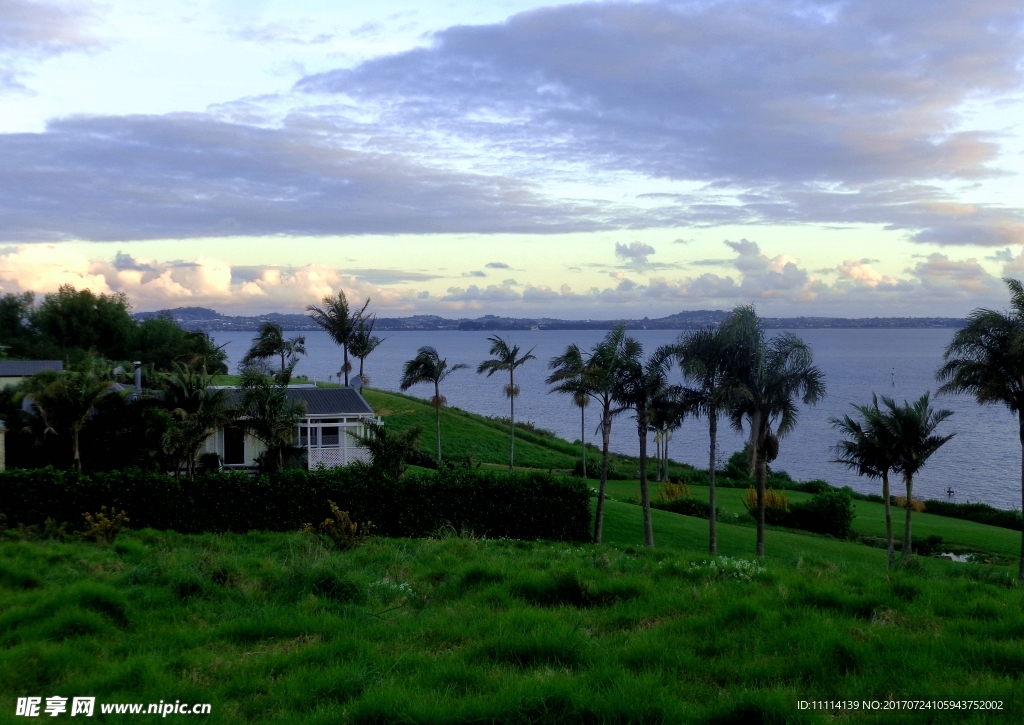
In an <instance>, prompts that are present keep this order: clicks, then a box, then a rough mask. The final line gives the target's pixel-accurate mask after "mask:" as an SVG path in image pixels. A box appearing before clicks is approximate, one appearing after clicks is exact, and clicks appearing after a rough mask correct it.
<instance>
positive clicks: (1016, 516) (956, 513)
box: [924, 499, 1021, 531]
mask: <svg viewBox="0 0 1024 725" xmlns="http://www.w3.org/2000/svg"><path fill="white" fill-rule="evenodd" d="M924 503H925V507H926V508H927V510H928V513H930V514H937V515H939V516H949V517H951V518H954V519H965V520H967V521H976V522H977V523H979V524H988V525H989V526H999V527H1002V528H1004V529H1014V530H1016V531H1020V530H1021V516H1020V511H1004V510H1003V509H997V508H995V507H993V506H989V505H988V504H985V503H952V502H950V501H936V500H934V499H928V500H927V501H925V502H924Z"/></svg>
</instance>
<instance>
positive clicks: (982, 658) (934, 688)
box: [0, 507, 1024, 724]
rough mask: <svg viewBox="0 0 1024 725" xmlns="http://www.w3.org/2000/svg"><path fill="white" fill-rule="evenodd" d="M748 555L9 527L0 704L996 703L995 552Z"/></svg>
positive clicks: (1009, 648) (313, 710) (762, 709)
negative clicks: (99, 535) (859, 557)
mask: <svg viewBox="0 0 1024 725" xmlns="http://www.w3.org/2000/svg"><path fill="white" fill-rule="evenodd" d="M629 508H632V507H629ZM666 516H667V514H666ZM807 541H808V542H809V544H808V547H809V548H808V552H813V551H814V549H813V546H814V542H815V541H817V540H816V539H814V538H813V537H807ZM844 546H851V547H852V546H855V545H853V544H845V545H844ZM861 548H863V547H861ZM823 551H824V549H823ZM712 562H714V563H712ZM763 566H764V570H758V567H757V566H756V565H752V564H744V563H739V564H737V563H736V561H735V560H722V559H718V560H710V559H707V558H706V557H701V556H695V555H687V554H684V553H680V552H679V551H671V550H656V551H645V550H641V549H633V548H631V547H621V548H620V547H617V546H612V545H605V546H598V547H595V546H574V545H568V544H551V543H543V542H517V541H486V540H479V539H474V538H472V537H467V536H462V537H460V536H448V537H447V538H444V539H440V540H430V539H424V540H381V539H375V540H371V541H370V542H369V543H368V544H367V545H366V546H364V547H362V548H358V549H355V550H351V551H346V552H339V551H337V550H333V549H328V548H325V547H323V546H319V545H317V544H316V543H315V542H314V541H313V540H311V539H309V538H308V537H302V536H300V535H298V534H257V533H253V534H247V535H232V534H225V535H199V536H185V535H179V534H174V533H158V532H154V531H151V530H144V531H141V532H132V533H130V534H127V535H125V534H122V535H121V536H119V537H118V539H117V540H116V542H115V543H114V544H113V545H110V546H105V545H97V544H86V543H67V544H62V543H59V542H55V541H37V542H24V541H9V542H7V543H3V544H2V545H0V695H2V696H0V713H4V714H3V715H2V716H0V717H8V716H9V715H10V714H11V713H13V711H14V698H16V697H17V696H25V695H36V696H43V697H46V696H49V695H54V694H64V695H67V694H77V695H95V696H96V697H97V698H98V700H99V701H102V702H117V701H123V702H157V701H159V700H161V699H163V700H165V701H167V700H175V699H180V700H182V701H190V702H210V703H212V704H213V712H212V714H211V715H210V716H209V718H208V720H209V721H210V722H229V723H255V722H265V721H277V722H289V723H292V722H295V723H300V722H310V723H320V722H322V723H345V722H349V723H393V722H403V723H452V722H457V723H481V724H483V723H510V724H511V723H516V724H518V723H627V722H643V723H686V722H698V723H712V722H714V723H729V722H734V723H749V722H780V723H781V722H831V721H832V720H831V716H830V715H827V714H823V713H821V712H817V713H816V712H813V711H799V710H797V708H796V702H797V701H798V700H801V699H803V700H824V699H851V698H857V699H865V698H873V699H883V700H884V699H887V698H889V697H894V698H916V699H929V698H935V699H972V700H978V699H982V700H1002V701H1003V702H1004V710H1003V711H1002V713H997V715H996V716H993V715H992V714H991V713H979V712H964V711H956V712H936V711H928V712H919V713H902V714H899V715H897V716H895V717H893V716H892V714H891V713H874V714H872V713H863V712H861V713H858V714H856V715H850V714H849V713H848V714H847V715H844V718H846V717H849V719H850V720H851V721H855V722H894V721H906V722H984V721H987V720H990V719H991V720H992V721H995V720H996V719H997V717H998V718H1006V716H1008V715H1010V716H1013V717H1019V715H1020V713H1021V711H1022V705H1024V690H1022V687H1021V679H1020V678H1021V676H1022V675H1024V646H1022V644H1024V641H1022V640H1024V606H1022V605H1024V592H1022V590H1021V589H1018V588H1017V587H1015V586H1014V584H1013V581H1012V578H1011V577H1010V576H1008V575H1007V574H1006V573H1005V572H1003V571H1002V570H993V569H991V568H986V567H978V566H970V565H964V566H959V567H954V565H952V564H950V565H948V566H943V567H941V568H938V569H936V568H925V569H922V571H920V572H918V573H909V572H902V573H896V574H887V573H885V572H884V571H881V570H879V571H877V572H865V571H864V570H863V569H860V568H856V569H854V568H850V567H848V566H847V565H846V564H844V563H843V562H842V561H834V560H830V559H828V558H824V557H822V556H816V555H814V554H813V553H809V554H808V555H807V556H802V557H799V558H795V559H786V558H782V559H779V558H776V559H771V558H769V559H768V560H767V563H766V564H764V565H763ZM844 721H845V719H844Z"/></svg>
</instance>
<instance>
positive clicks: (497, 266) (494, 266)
mask: <svg viewBox="0 0 1024 725" xmlns="http://www.w3.org/2000/svg"><path fill="white" fill-rule="evenodd" d="M484 266H485V267H488V268H490V269H512V268H511V267H510V266H508V265H507V264H505V263H504V262H488V263H487V264H485V265H484Z"/></svg>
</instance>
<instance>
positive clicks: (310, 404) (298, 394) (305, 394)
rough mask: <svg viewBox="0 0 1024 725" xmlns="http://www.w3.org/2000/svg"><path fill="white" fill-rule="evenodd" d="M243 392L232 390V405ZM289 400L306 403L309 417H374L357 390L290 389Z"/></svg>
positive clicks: (310, 387) (236, 402)
mask: <svg viewBox="0 0 1024 725" xmlns="http://www.w3.org/2000/svg"><path fill="white" fill-rule="evenodd" d="M241 398H242V392H241V391H240V390H238V389H237V388H236V389H233V390H231V396H230V403H229V404H231V405H236V404H238V403H239V402H240V401H241ZM288 400H289V402H292V403H298V402H301V403H305V405H306V415H307V416H318V417H324V416H339V415H373V408H371V407H370V404H369V403H367V402H366V400H365V399H364V398H363V396H362V395H360V394H359V391H358V390H356V389H355V388H317V387H314V386H312V385H311V386H309V387H305V386H303V387H290V388H288Z"/></svg>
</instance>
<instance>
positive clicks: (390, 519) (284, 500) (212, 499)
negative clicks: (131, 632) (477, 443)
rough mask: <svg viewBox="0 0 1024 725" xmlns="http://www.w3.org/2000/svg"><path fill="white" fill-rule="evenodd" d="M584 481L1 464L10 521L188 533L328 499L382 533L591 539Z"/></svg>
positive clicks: (308, 512) (464, 473) (292, 518)
mask: <svg viewBox="0 0 1024 725" xmlns="http://www.w3.org/2000/svg"><path fill="white" fill-rule="evenodd" d="M589 496H590V494H589V490H588V488H587V485H586V484H585V483H584V482H583V481H579V480H571V479H566V480H561V479H556V478H554V477H552V476H551V475H550V474H546V473H515V474H510V473H504V472H498V471H493V470H490V469H479V468H463V467H454V468H450V467H442V468H441V469H440V470H438V471H436V472H434V471H429V472H424V473H421V474H407V475H405V476H403V477H402V478H400V479H397V480H392V479H388V478H384V477H380V476H379V475H377V474H375V473H374V472H373V471H372V470H370V469H368V468H367V467H348V468H331V469H321V470H316V471H304V470H283V471H278V472H276V473H273V474H270V475H260V476H258V477H255V478H254V477H252V476H250V475H248V474H246V473H242V472H238V471H217V472H211V473H205V474H202V475H199V476H196V477H195V478H192V479H187V478H183V479H180V480H175V479H173V478H172V477H170V476H167V475H164V474H158V473H152V472H145V471H139V470H129V471H112V472H109V473H95V474H92V475H85V474H82V473H77V472H75V471H58V470H55V469H53V468H40V469H30V470H26V469H22V470H8V471H4V472H0V507H2V509H3V513H4V514H6V516H7V519H8V524H9V525H10V524H14V523H21V524H25V525H29V526H33V525H34V526H39V525H42V524H43V522H44V521H46V519H47V518H52V519H53V520H54V521H56V522H73V521H79V520H80V517H81V515H82V512H83V511H99V510H100V506H103V505H105V506H109V507H110V508H111V509H114V508H116V509H118V510H121V509H124V510H127V511H130V512H131V519H132V520H131V525H132V527H133V528H146V527H150V528H155V529H172V530H175V531H179V532H181V533H203V532H207V531H211V532H221V531H234V532H239V533H244V532H246V531H252V530H262V531H295V530H298V529H300V528H302V526H303V525H304V524H305V523H307V522H309V521H322V520H323V518H324V516H325V514H327V513H328V504H327V501H328V499H330V500H331V501H334V502H336V503H337V505H338V508H339V509H340V510H343V511H347V512H348V513H349V516H350V517H351V519H352V520H353V521H373V523H374V533H376V534H379V535H381V536H428V535H429V534H430V533H431V532H433V531H437V530H438V529H439V528H441V527H442V526H444V525H445V524H450V525H451V526H453V527H454V528H455V529H456V530H459V531H463V530H471V531H474V532H475V533H476V534H477V535H479V536H487V537H490V538H498V537H506V538H512V539H554V540H564V541H583V540H586V539H587V538H588V529H589V526H590V509H589V505H590V504H589Z"/></svg>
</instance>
